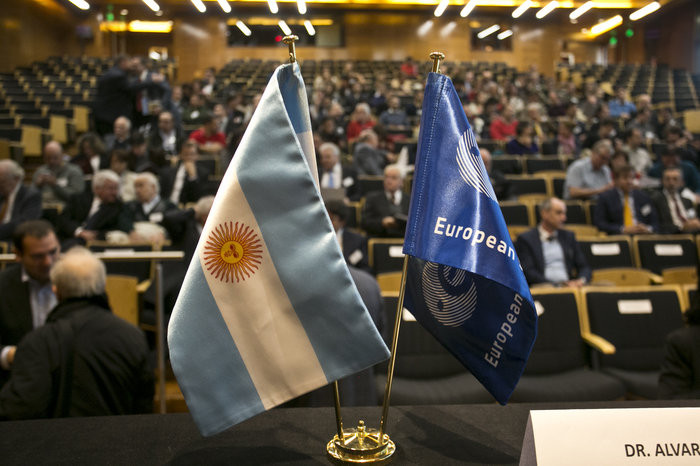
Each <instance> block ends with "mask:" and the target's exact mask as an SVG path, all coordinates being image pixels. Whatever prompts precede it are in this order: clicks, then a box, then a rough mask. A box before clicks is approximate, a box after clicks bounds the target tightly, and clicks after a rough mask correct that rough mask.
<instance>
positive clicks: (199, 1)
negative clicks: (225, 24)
mask: <svg viewBox="0 0 700 466" xmlns="http://www.w3.org/2000/svg"><path fill="white" fill-rule="evenodd" d="M191 1H192V5H194V7H195V8H196V9H197V10H199V12H200V13H204V12H205V11H207V7H205V6H204V3H202V0H191Z"/></svg>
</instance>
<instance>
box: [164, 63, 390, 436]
mask: <svg viewBox="0 0 700 466" xmlns="http://www.w3.org/2000/svg"><path fill="white" fill-rule="evenodd" d="M317 186H318V180H317V176H316V163H315V155H314V150H313V141H312V136H311V124H310V121H309V110H308V106H307V99H306V91H305V88H304V83H303V80H302V78H301V73H300V70H299V66H298V65H297V64H287V65H282V66H280V67H279V68H277V70H276V71H275V72H274V74H273V76H272V77H271V79H270V82H269V83H268V85H267V88H266V89H265V92H264V94H263V96H262V99H261V100H260V104H259V105H258V108H257V110H256V111H255V114H254V115H253V118H252V120H251V122H250V125H249V126H248V129H247V131H246V133H245V135H244V136H243V139H242V140H241V143H240V146H239V148H238V151H237V152H236V154H235V156H234V157H233V160H232V162H231V164H230V166H229V168H228V170H227V171H226V175H225V176H224V178H223V180H222V182H221V187H220V188H219V191H218V193H217V195H216V200H215V201H214V205H213V207H212V210H211V213H210V214H209V217H208V219H207V222H206V225H205V226H204V229H203V231H202V235H201V237H200V240H199V244H198V245H197V251H196V254H195V256H194V258H193V260H192V262H191V263H190V266H189V269H188V271H187V275H186V277H185V281H184V283H183V287H182V290H181V292H180V295H179V297H178V300H177V303H176V304H175V309H174V311H173V315H172V318H171V320H170V325H169V328H168V343H169V347H170V359H171V363H172V366H173V370H174V372H175V375H176V376H177V380H178V383H179V384H180V387H181V388H182V392H183V394H184V395H185V400H186V401H187V405H188V407H189V409H190V412H191V413H192V416H193V418H194V420H195V422H196V423H197V425H198V427H199V429H200V431H201V432H202V434H203V435H213V434H215V433H218V432H220V431H222V430H224V429H226V428H228V427H230V426H232V425H234V424H236V423H238V422H241V421H243V420H245V419H247V418H249V417H251V416H254V415H255V414H258V413H260V412H262V411H265V410H267V409H270V408H272V407H274V406H277V405H279V404H280V403H284V402H285V401H288V400H290V399H292V398H295V397H297V396H299V395H301V394H303V393H306V392H308V391H311V390H313V389H316V388H318V387H321V386H323V385H326V384H328V383H329V382H332V381H333V380H337V379H339V378H342V377H345V376H347V375H350V374H352V373H355V372H357V371H360V370H362V369H365V368H367V367H370V366H372V365H374V364H376V363H377V362H380V361H382V360H384V359H386V358H387V357H388V356H389V352H388V350H387V348H386V345H385V344H384V342H383V341H382V339H381V337H380V336H379V333H378V332H377V330H376V328H375V327H374V324H373V323H372V320H371V318H370V316H369V313H368V312H367V310H366V309H365V307H364V305H363V304H362V300H361V299H360V295H359V293H358V292H357V289H356V287H355V285H354V283H353V281H352V279H351V277H350V273H349V272H348V269H347V267H346V265H345V261H344V260H343V255H342V253H341V251H340V247H339V245H338V243H337V241H336V238H335V233H334V231H333V227H332V225H331V223H330V220H329V218H328V215H327V214H326V210H325V208H324V205H323V202H322V201H321V197H320V194H319V190H318V187H317Z"/></svg>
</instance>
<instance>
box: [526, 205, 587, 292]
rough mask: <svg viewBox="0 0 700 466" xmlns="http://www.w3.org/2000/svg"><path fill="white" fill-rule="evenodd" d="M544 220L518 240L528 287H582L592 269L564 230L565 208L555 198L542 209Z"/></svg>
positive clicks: (570, 236) (571, 235)
mask: <svg viewBox="0 0 700 466" xmlns="http://www.w3.org/2000/svg"><path fill="white" fill-rule="evenodd" d="M540 216H541V218H542V220H541V221H540V224H539V225H538V226H537V228H533V229H531V230H528V231H526V232H525V233H522V234H520V235H519V236H518V239H517V241H516V242H515V250H516V251H517V253H518V258H519V259H520V265H521V266H522V268H523V272H524V273H525V278H526V279H527V282H528V284H529V285H539V284H549V285H557V286H573V287H580V286H583V285H585V284H586V283H588V282H589V281H590V279H591V268H590V267H589V266H588V264H587V262H586V257H585V256H584V255H583V251H581V246H579V244H578V242H577V241H576V236H575V235H574V234H573V233H572V232H570V231H568V230H565V229H563V228H562V227H563V226H564V223H565V222H566V204H565V203H564V202H563V201H562V200H561V199H557V198H556V197H553V198H550V199H547V200H546V201H544V202H542V204H541V205H540Z"/></svg>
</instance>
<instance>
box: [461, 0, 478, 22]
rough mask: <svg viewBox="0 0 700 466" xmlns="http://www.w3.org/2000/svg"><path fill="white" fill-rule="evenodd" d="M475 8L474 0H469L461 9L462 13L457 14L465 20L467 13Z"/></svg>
mask: <svg viewBox="0 0 700 466" xmlns="http://www.w3.org/2000/svg"><path fill="white" fill-rule="evenodd" d="M475 6H476V0H469V1H468V2H467V4H466V5H464V8H462V11H460V12H459V16H461V17H462V18H466V17H467V16H469V13H471V12H472V10H473V9H474V7H475Z"/></svg>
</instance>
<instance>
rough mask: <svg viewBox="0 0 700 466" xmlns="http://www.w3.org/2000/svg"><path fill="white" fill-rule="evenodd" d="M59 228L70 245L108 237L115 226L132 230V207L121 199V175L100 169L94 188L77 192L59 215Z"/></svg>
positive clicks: (93, 182) (65, 245)
mask: <svg viewBox="0 0 700 466" xmlns="http://www.w3.org/2000/svg"><path fill="white" fill-rule="evenodd" d="M58 224H59V231H60V233H61V236H62V238H63V239H65V240H68V241H66V242H65V243H64V247H66V249H68V246H69V245H74V244H85V243H86V242H88V241H91V240H96V239H99V240H104V239H105V238H106V235H107V232H109V231H113V230H119V231H123V232H124V233H129V232H130V231H131V230H132V229H133V228H132V227H133V218H132V213H131V211H130V210H129V209H128V208H127V206H126V205H125V204H124V203H123V202H122V201H121V199H119V175H117V174H116V173H114V172H113V171H111V170H100V171H98V172H97V173H96V174H95V176H94V177H93V178H92V192H90V191H86V192H84V193H80V194H77V195H74V196H71V200H70V202H69V203H68V205H66V208H65V209H63V212H61V215H60V216H59V218H58Z"/></svg>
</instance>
